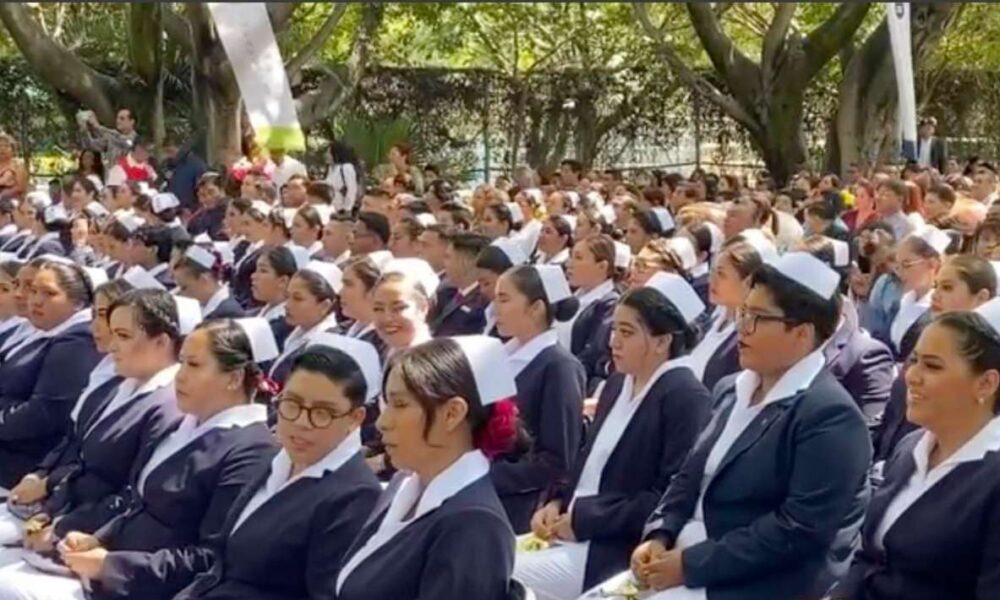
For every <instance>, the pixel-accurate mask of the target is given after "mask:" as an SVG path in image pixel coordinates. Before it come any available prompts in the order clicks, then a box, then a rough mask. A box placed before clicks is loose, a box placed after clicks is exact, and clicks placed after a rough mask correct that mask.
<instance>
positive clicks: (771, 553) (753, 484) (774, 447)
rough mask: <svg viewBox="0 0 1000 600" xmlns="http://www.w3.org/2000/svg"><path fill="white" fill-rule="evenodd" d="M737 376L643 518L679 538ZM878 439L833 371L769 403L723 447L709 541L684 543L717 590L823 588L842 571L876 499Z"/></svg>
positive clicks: (710, 589)
mask: <svg viewBox="0 0 1000 600" xmlns="http://www.w3.org/2000/svg"><path fill="white" fill-rule="evenodd" d="M735 380H736V377H732V378H731V379H727V380H725V381H723V382H722V383H720V384H719V386H718V387H717V388H716V390H715V394H714V396H715V398H716V411H715V414H714V416H713V418H712V421H711V422H710V423H709V424H708V426H706V427H705V429H704V431H703V432H702V434H701V437H700V438H699V439H698V441H697V442H696V443H695V446H694V448H693V449H692V450H691V453H690V454H689V455H688V458H687V460H686V461H685V462H684V465H683V466H682V467H681V470H680V471H679V472H678V473H677V475H676V476H675V477H674V478H673V479H672V480H671V482H670V486H669V487H668V488H667V492H666V494H664V497H663V500H662V501H661V502H660V505H659V506H658V507H657V508H656V510H655V511H654V512H653V514H652V516H651V517H650V520H649V524H648V525H647V539H648V538H657V539H660V540H661V541H662V542H663V543H664V544H665V545H666V547H667V548H672V547H673V545H674V542H675V540H676V539H677V536H678V534H680V532H681V529H683V527H684V525H685V524H687V522H688V521H689V520H690V519H691V517H692V516H693V515H694V512H695V508H696V505H697V502H698V499H699V496H700V495H701V487H702V478H703V476H704V471H705V462H706V461H707V460H708V456H709V454H710V453H711V451H712V447H713V446H714V445H715V443H716V441H717V440H718V438H719V436H720V435H721V434H722V430H723V429H724V428H725V424H726V422H727V420H728V418H729V414H730V412H731V411H732V408H733V405H734V403H735V397H736V393H735ZM870 460H871V445H870V442H869V439H868V431H867V428H866V427H865V421H864V418H863V417H862V415H861V411H860V410H858V407H857V405H856V404H855V403H854V401H853V400H852V399H851V397H850V396H849V395H848V394H847V392H846V391H844V388H843V387H841V385H840V384H839V383H837V380H836V379H835V378H834V377H833V376H832V375H831V374H830V373H829V372H827V371H826V370H824V371H822V372H820V374H819V375H818V376H817V377H816V378H815V379H814V380H813V382H812V384H810V385H809V387H807V388H806V389H805V390H803V391H801V392H799V393H797V394H795V395H792V396H789V397H787V398H784V399H781V400H777V401H774V402H771V403H769V404H767V405H766V406H765V407H764V408H763V409H762V411H761V412H760V413H759V414H758V415H757V416H756V418H754V420H753V422H751V423H750V425H749V426H748V427H747V428H746V429H745V430H744V431H743V433H742V434H740V436H739V437H738V438H737V439H736V442H735V443H734V444H733V446H732V447H731V448H730V449H729V451H728V452H726V454H725V456H724V457H723V459H722V462H721V464H720V465H719V467H718V469H717V471H716V473H715V476H714V477H713V478H712V481H711V482H710V483H709V484H708V488H707V489H706V491H705V497H704V499H703V501H702V502H703V509H704V514H705V527H706V529H707V531H708V540H706V541H704V542H702V543H700V544H695V545H694V546H691V547H688V548H685V549H684V550H683V553H682V561H683V568H684V580H685V584H686V585H687V586H688V587H693V588H699V587H704V588H707V593H708V598H709V600H799V599H801V598H814V597H818V596H822V595H823V594H824V593H825V592H826V590H827V589H829V587H830V586H831V585H832V584H833V582H834V581H835V580H836V578H837V577H838V576H840V575H842V574H843V572H844V571H845V570H846V566H847V560H848V559H849V557H850V553H851V550H852V541H853V540H854V538H855V537H856V535H857V531H858V529H859V528H860V526H861V523H862V519H863V518H864V511H865V505H866V504H867V501H868V476H867V475H868V465H869V463H870Z"/></svg>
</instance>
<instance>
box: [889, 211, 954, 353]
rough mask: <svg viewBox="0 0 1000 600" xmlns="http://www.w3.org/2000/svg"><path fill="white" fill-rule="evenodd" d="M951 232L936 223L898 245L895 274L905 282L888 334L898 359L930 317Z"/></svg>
mask: <svg viewBox="0 0 1000 600" xmlns="http://www.w3.org/2000/svg"><path fill="white" fill-rule="evenodd" d="M951 244H952V239H951V236H949V235H948V234H947V233H945V232H944V231H941V230H940V229H938V228H937V227H934V226H933V225H925V226H923V227H921V228H918V229H916V230H915V231H914V232H913V233H912V234H910V235H909V236H907V237H906V238H904V239H903V241H902V242H900V243H899V246H898V247H897V248H896V274H897V275H898V276H899V280H900V282H901V283H902V286H903V297H902V298H900V300H899V310H898V311H897V312H896V316H895V318H893V320H892V325H891V326H890V328H889V336H890V339H891V341H892V350H893V352H894V353H895V354H896V360H897V361H898V362H901V363H905V362H906V359H907V357H909V356H910V351H911V350H913V345H914V344H916V343H917V338H919V337H920V331H921V330H922V329H923V327H924V326H925V325H927V323H928V322H929V321H930V318H931V315H930V307H931V293H932V291H933V289H932V288H933V287H934V277H935V275H937V272H938V270H939V269H940V268H941V262H942V260H943V259H944V257H945V253H946V251H947V250H948V248H949V247H950V246H951Z"/></svg>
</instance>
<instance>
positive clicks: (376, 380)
mask: <svg viewBox="0 0 1000 600" xmlns="http://www.w3.org/2000/svg"><path fill="white" fill-rule="evenodd" d="M313 342H314V343H313V344H312V345H310V346H309V347H308V348H307V349H306V351H305V352H303V353H302V354H301V355H300V356H299V357H298V358H296V359H295V365H294V367H293V368H292V373H291V375H290V376H289V378H288V382H287V383H286V385H285V387H284V389H283V390H282V392H281V395H280V396H278V397H277V399H276V406H277V419H278V420H277V426H276V437H277V439H278V442H279V443H280V444H281V450H280V451H279V452H278V454H277V455H275V457H274V459H273V460H272V461H271V462H270V464H269V465H268V467H267V468H266V469H263V470H261V471H260V472H259V473H257V474H256V476H255V477H254V478H253V479H252V480H251V481H250V484H249V485H248V486H247V487H245V488H244V489H243V491H242V492H241V493H240V495H239V497H238V498H237V499H236V501H235V503H234V504H233V507H232V509H231V511H230V518H229V519H228V520H227V522H226V525H225V527H224V529H223V530H222V532H221V535H220V536H219V543H218V544H217V545H216V549H215V550H216V552H217V555H218V556H219V560H220V561H224V564H225V569H218V568H217V569H212V570H210V571H207V572H204V573H202V574H200V575H199V576H198V577H197V578H196V579H195V580H194V581H193V582H192V583H191V584H190V585H189V586H188V587H187V588H185V589H184V590H183V591H181V592H180V593H179V594H178V595H177V596H174V598H176V599H178V600H183V599H194V598H227V597H228V598H232V597H239V598H247V599H251V598H267V597H271V598H308V597H316V598H333V597H334V596H335V594H336V592H335V590H334V587H335V586H336V581H337V571H338V569H339V567H340V563H341V559H342V557H343V556H344V554H345V553H346V552H347V550H348V549H349V548H350V546H351V544H352V543H353V541H354V538H355V537H356V536H357V533H358V531H359V530H360V529H361V526H362V525H363V524H364V523H365V520H366V519H367V518H368V515H369V513H370V512H371V510H372V508H373V507H374V505H375V501H376V499H377V498H378V496H379V493H380V492H381V491H382V488H381V487H380V486H379V483H378V480H377V479H375V476H374V475H373V474H372V473H371V471H370V470H369V469H368V467H367V466H366V465H365V462H364V458H363V456H362V446H361V433H360V428H361V424H362V422H363V421H364V419H365V402H366V400H367V399H368V397H369V396H374V395H376V394H377V393H378V392H379V386H380V382H381V375H382V374H381V368H380V365H379V361H378V354H377V353H376V352H375V351H374V349H373V348H371V347H370V346H368V345H367V344H365V343H364V342H360V341H358V340H353V339H349V338H344V337H343V336H337V335H333V334H322V335H319V336H317V337H316V338H314V341H313ZM366 346H367V347H366Z"/></svg>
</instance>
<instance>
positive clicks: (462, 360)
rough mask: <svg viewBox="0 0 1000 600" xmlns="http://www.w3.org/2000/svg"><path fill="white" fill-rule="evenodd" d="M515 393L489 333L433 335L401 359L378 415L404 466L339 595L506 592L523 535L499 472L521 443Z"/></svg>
mask: <svg viewBox="0 0 1000 600" xmlns="http://www.w3.org/2000/svg"><path fill="white" fill-rule="evenodd" d="M516 394H517V388H516V387H515V385H514V380H513V374H512V373H511V370H510V367H509V364H508V362H507V359H506V356H505V355H504V350H503V347H502V346H501V344H500V342H499V341H497V340H495V339H492V338H488V337H486V336H468V337H457V338H442V339H438V340H433V341H430V342H427V343H425V344H422V345H420V346H417V347H416V348H413V349H411V350H409V351H407V352H405V353H403V354H401V355H400V356H399V357H398V358H397V359H396V360H395V361H394V362H393V363H392V365H391V366H390V369H389V373H388V375H387V377H386V383H385V389H384V395H385V399H386V401H385V408H384V410H383V412H382V414H381V416H380V417H379V419H378V423H377V425H378V428H379V431H380V432H381V433H382V437H383V439H384V440H385V442H386V448H387V451H388V452H389V454H390V456H391V457H392V461H393V463H394V464H395V465H397V466H399V467H400V469H401V471H400V473H399V474H397V475H396V477H395V478H394V479H393V480H392V481H391V482H390V483H389V486H388V488H387V489H386V490H385V492H384V493H383V495H382V497H381V498H380V499H379V501H378V503H376V505H375V510H374V511H373V513H372V515H371V517H369V520H368V522H367V523H366V524H365V526H364V527H363V528H362V530H361V534H360V535H359V536H358V538H357V540H355V543H354V544H353V546H352V548H351V550H349V551H348V553H347V555H346V557H345V560H344V563H343V567H342V568H341V570H340V573H339V574H338V576H337V588H336V592H337V598H338V599H339V600H368V599H371V600H383V599H385V598H393V599H394V600H411V599H412V600H417V599H418V598H442V599H444V598H476V599H477V600H505V599H506V598H508V589H509V587H510V574H511V570H512V568H513V564H514V534H513V532H512V531H511V528H510V525H509V524H508V522H507V518H506V516H505V515H504V510H503V507H502V505H501V504H500V501H499V500H498V498H497V492H496V490H495V489H494V487H493V483H492V482H491V481H490V477H489V474H490V460H491V459H493V458H494V457H496V456H497V455H499V454H501V453H503V452H504V451H505V450H506V449H507V448H509V447H511V446H512V445H513V444H514V442H515V438H516V436H517V429H516V420H517V408H516V405H515V404H514V403H513V402H512V400H511V398H512V397H513V396H515V395H516Z"/></svg>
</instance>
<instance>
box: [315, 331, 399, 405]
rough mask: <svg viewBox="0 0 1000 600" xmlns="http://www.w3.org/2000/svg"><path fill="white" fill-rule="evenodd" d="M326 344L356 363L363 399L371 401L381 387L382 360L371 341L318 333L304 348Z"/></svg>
mask: <svg viewBox="0 0 1000 600" xmlns="http://www.w3.org/2000/svg"><path fill="white" fill-rule="evenodd" d="M313 346H326V347H327V348H333V349H335V350H340V351H341V352H343V353H344V354H346V355H347V356H349V357H350V358H351V359H352V360H353V361H354V362H355V363H357V365H358V368H359V369H360V371H361V374H362V375H363V376H364V378H365V388H366V390H365V400H367V401H371V400H373V399H375V397H376V396H378V395H379V392H380V391H381V389H382V361H381V360H380V359H379V355H378V350H376V349H375V346H373V345H372V344H371V343H369V342H366V341H364V340H359V339H357V338H352V337H348V336H346V335H340V334H336V333H326V332H324V333H319V334H316V335H314V336H312V337H310V338H309V344H308V346H306V348H307V349H308V348H310V347H313Z"/></svg>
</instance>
